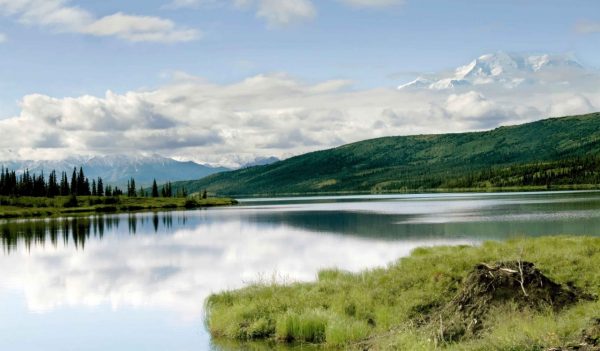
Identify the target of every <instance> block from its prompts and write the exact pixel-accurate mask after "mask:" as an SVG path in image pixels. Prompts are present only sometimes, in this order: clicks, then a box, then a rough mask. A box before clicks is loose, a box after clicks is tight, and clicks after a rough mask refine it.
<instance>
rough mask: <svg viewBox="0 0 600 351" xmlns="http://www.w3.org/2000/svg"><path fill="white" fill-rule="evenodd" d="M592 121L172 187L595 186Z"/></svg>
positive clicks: (360, 152) (436, 141)
mask: <svg viewBox="0 0 600 351" xmlns="http://www.w3.org/2000/svg"><path fill="white" fill-rule="evenodd" d="M599 151H600V113H593V114H588V115H581V116H570V117H561V118H551V119H546V120H541V121H537V122H533V123H527V124H523V125H517V126H507V127H500V128H497V129H494V130H491V131H485V132H472V133H458V134H440V135H415V136H398V137H385V138H379V139H372V140H366V141H361V142H357V143H353V144H348V145H344V146H340V147H337V148H334V149H329V150H323V151H317V152H312V153H308V154H304V155H300V156H297V157H293V158H290V159H287V160H284V161H280V162H277V163H274V164H271V165H266V166H258V167H251V168H246V169H241V170H237V171H232V172H224V173H219V174H215V175H212V176H208V177H206V178H203V179H200V180H193V181H185V182H177V183H174V184H173V187H174V189H178V188H183V187H184V188H186V189H187V191H188V192H195V191H201V190H203V189H208V191H209V192H210V193H217V194H221V195H258V194H263V195H264V194H303V193H304V194H306V193H336V192H375V193H376V192H402V191H410V190H432V189H473V188H474V189H483V188H488V189H490V188H510V187H516V188H519V187H520V188H522V187H529V188H531V189H536V188H549V187H561V186H573V185H584V186H585V187H588V188H590V187H595V184H598V183H599V182H600V153H599Z"/></svg>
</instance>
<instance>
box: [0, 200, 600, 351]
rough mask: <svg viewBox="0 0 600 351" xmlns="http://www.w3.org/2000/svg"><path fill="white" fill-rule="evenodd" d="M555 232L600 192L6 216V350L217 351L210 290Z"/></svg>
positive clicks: (591, 220)
mask: <svg viewBox="0 0 600 351" xmlns="http://www.w3.org/2000/svg"><path fill="white" fill-rule="evenodd" d="M556 234H577V235H584V234H586V235H600V192H561V193H551V192H548V193H508V194H436V195H399V196H348V197H317V198H314V197H313V198H285V199H258V200H245V201H242V204H241V205H240V206H236V207H231V208H218V209H208V210H197V211H187V212H167V213H139V214H129V215H127V214H126V215H109V216H91V217H80V218H75V219H73V218H71V219H52V220H19V221H3V222H0V238H1V246H2V253H1V254H0V311H1V312H0V350H18V351H26V350H44V351H53V350H60V351H67V350H78V351H80V350H103V351H105V350H111V351H120V350H127V351H129V350H172V351H178V350H181V351H183V350H194V351H197V350H221V349H222V348H220V347H217V346H214V345H212V344H211V341H210V337H209V335H208V334H207V332H206V330H205V328H204V325H203V302H204V299H205V297H206V296H207V295H208V294H210V293H212V292H218V291H221V290H223V289H233V288H237V287H241V286H243V285H244V284H245V283H248V282H252V281H256V280H258V279H269V280H270V279H272V278H273V277H275V278H276V279H278V280H286V281H297V280H312V279H314V278H315V276H316V273H317V271H318V270H319V269H321V268H327V267H339V268H343V269H347V270H351V271H359V270H362V269H366V268H370V267H375V266H384V265H385V264H387V263H390V262H393V261H394V260H396V259H397V258H399V257H401V256H405V255H407V254H408V253H409V252H410V251H411V250H412V249H413V248H415V247H418V246H424V245H445V244H465V243H466V244H477V243H479V242H481V241H483V240H504V239H507V238H511V237H515V236H540V235H556ZM235 349H236V347H232V348H231V350H235ZM227 350H230V348H227Z"/></svg>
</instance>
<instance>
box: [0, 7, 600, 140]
mask: <svg viewBox="0 0 600 351" xmlns="http://www.w3.org/2000/svg"><path fill="white" fill-rule="evenodd" d="M39 1H40V0H10V1H7V0H0V14H2V16H0V33H2V35H1V36H0V38H4V41H3V42H2V43H0V67H1V68H0V90H1V91H2V94H0V118H4V119H7V118H12V117H14V116H17V115H19V114H20V113H21V109H22V106H19V101H21V100H22V99H23V97H25V96H27V95H30V94H42V95H45V96H49V97H52V98H57V99H60V98H64V97H80V96H83V95H86V94H89V95H93V96H97V97H102V96H104V94H105V92H106V91H107V90H110V91H113V92H116V93H119V94H126V93H127V92H132V91H142V90H152V89H160V88H161V87H163V86H165V85H168V84H170V82H172V79H173V74H174V73H177V72H185V74H187V75H190V76H194V77H198V78H202V79H204V80H207V81H209V82H211V83H214V84H219V85H227V84H235V83H236V82H240V81H243V80H244V79H247V78H248V77H253V76H257V75H260V74H275V73H277V74H279V73H284V74H286V75H288V76H290V77H293V78H294V79H295V80H297V81H299V82H302V83H305V84H318V83H320V82H325V81H329V80H339V79H343V80H351V81H352V82H353V84H352V86H351V89H358V90H365V89H377V88H393V87H395V86H397V85H399V84H401V83H404V82H406V81H410V80H412V79H414V78H415V77H416V76H418V75H420V74H422V73H428V72H440V71H442V70H445V69H453V68H455V67H457V66H460V65H463V64H466V63H468V62H469V61H471V60H472V59H474V58H476V57H478V56H480V55H482V54H485V53H493V52H498V51H506V52H517V53H560V54H563V53H570V54H573V55H575V56H576V57H577V59H578V60H579V62H581V63H582V64H584V65H585V66H586V67H588V68H595V67H600V45H598V44H600V28H598V27H599V26H600V25H598V23H600V2H597V1H592V0H590V1H554V0H553V1H460V0H452V1H451V0H446V1H440V0H420V1H416V0H406V1H394V0H374V1H366V0H320V1H315V0H312V2H311V0H237V4H234V3H235V2H236V1H235V0H179V1H180V3H179V5H180V6H174V5H173V4H172V3H171V4H170V3H169V1H171V0H146V1H128V2H124V1H116V0H106V1H89V0H86V1H75V0H73V1H67V0H46V1H47V2H46V3H50V4H53V5H52V6H54V7H52V8H51V10H53V11H54V10H57V9H59V10H64V9H65V8H66V9H68V10H73V9H75V10H77V11H79V12H84V13H83V14H81V13H79V14H78V15H77V16H79V17H77V18H75V19H73V18H72V17H73V16H71V17H69V18H67V19H64V18H60V19H59V20H55V19H48V18H47V17H48V15H47V13H43V11H42V13H32V11H34V10H35V6H33V5H31V4H30V5H27V4H28V3H33V4H34V5H35V3H36V2H38V3H39ZM11 3H12V4H13V5H12V6H13V8H12V12H11V7H10V6H11ZM15 3H17V4H18V3H22V4H24V5H22V7H20V8H17V9H16V10H15V6H19V5H14V4H15ZM284 3H287V4H288V5H286V6H287V7H286V6H282V5H281V4H284ZM182 4H183V5H187V6H181V5H182ZM298 4H300V5H298ZM369 4H371V5H369ZM373 4H375V5H373ZM377 4H379V5H378V6H376V5H377ZM27 6H30V7H29V8H28V7H27ZM31 6H33V7H31ZM298 6H300V7H298ZM302 6H305V7H304V8H302ZM306 6H308V7H306ZM32 8H33V10H32ZM269 11H270V12H269ZM286 11H287V12H286ZM38 12H39V11H38ZM114 14H122V15H125V16H131V17H135V18H130V17H128V18H125V19H123V21H121V22H119V23H118V25H119V26H125V27H127V26H129V25H130V23H131V22H133V21H135V20H137V19H141V21H142V22H143V21H145V20H147V19H152V20H156V21H168V22H169V23H170V25H171V28H167V29H164V30H163V29H161V28H162V27H160V26H159V29H157V32H161V31H163V32H164V31H167V32H169V33H167V34H166V35H171V34H173V35H174V36H173V37H169V38H168V39H164V38H165V37H163V36H160V37H159V39H158V40H156V38H154V39H152V38H150V39H148V38H146V39H142V40H140V39H139V37H137V38H134V39H132V38H131V36H129V37H127V36H128V35H129V34H130V32H128V31H129V29H128V28H121V27H119V28H120V29H114V26H115V25H116V24H115V22H108V23H105V22H102V19H103V18H105V17H106V16H109V17H110V16H112V15H114ZM269 16H272V17H269ZM75 17H76V16H75ZM81 18H84V19H81ZM78 21H79V22H85V23H84V24H80V23H79V22H78ZM75 22H78V23H76V24H73V23H75ZM96 22H102V23H100V24H98V23H96ZM163 24H164V23H163ZM136 30H139V28H138V29H136ZM143 30H144V29H141V31H143ZM153 34H155V33H154V32H153ZM163 34H165V33H162V32H161V33H160V35H163ZM176 75H177V74H176ZM344 141H345V140H344Z"/></svg>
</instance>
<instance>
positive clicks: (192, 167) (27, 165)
mask: <svg viewBox="0 0 600 351" xmlns="http://www.w3.org/2000/svg"><path fill="white" fill-rule="evenodd" d="M0 164H2V165H3V166H4V167H8V168H10V169H14V170H16V171H17V172H19V173H20V172H22V171H24V170H25V169H28V170H29V171H30V172H35V173H38V174H39V173H40V172H41V171H44V172H45V173H46V174H48V173H49V172H50V171H51V170H56V171H57V172H59V173H60V172H62V171H66V172H67V173H68V174H69V176H70V175H71V172H72V171H73V168H77V169H79V167H83V170H84V172H85V174H86V176H87V177H88V178H97V177H102V179H103V180H104V182H105V183H106V184H113V185H124V184H126V183H127V181H128V180H129V179H130V178H131V177H133V178H135V180H136V182H137V184H139V185H150V184H152V181H153V179H156V181H157V182H159V183H164V182H167V181H178V180H188V179H199V178H202V177H206V176H208V175H211V174H214V173H218V172H223V171H228V170H229V169H228V168H225V167H211V166H207V165H202V164H198V163H195V162H191V161H188V162H180V161H176V160H174V159H171V158H166V157H162V156H158V155H154V156H125V155H114V156H97V157H91V158H84V157H70V158H67V159H64V160H60V161H4V162H2V161H0Z"/></svg>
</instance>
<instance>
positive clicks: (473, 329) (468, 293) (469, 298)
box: [433, 261, 592, 342]
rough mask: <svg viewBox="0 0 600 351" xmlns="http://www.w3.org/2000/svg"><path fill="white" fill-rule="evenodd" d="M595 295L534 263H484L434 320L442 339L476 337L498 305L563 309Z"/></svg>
mask: <svg viewBox="0 0 600 351" xmlns="http://www.w3.org/2000/svg"><path fill="white" fill-rule="evenodd" d="M591 298H592V296H590V295H586V294H584V293H583V292H581V291H580V290H579V289H577V288H576V287H574V286H573V285H572V284H566V285H561V284H558V283H556V282H554V281H552V280H551V279H550V278H548V277H546V276H545V275H544V274H542V272H540V271H539V270H538V269H537V268H536V267H535V266H534V264H533V263H531V262H521V261H509V262H498V263H495V264H493V265H487V264H483V263H482V264H478V265H476V266H475V267H474V269H473V271H472V272H471V273H470V274H469V275H468V276H467V278H466V279H465V281H464V283H463V287H462V289H461V290H460V292H459V293H458V295H457V296H456V297H455V298H454V299H453V300H452V301H451V302H450V303H449V304H448V305H447V306H446V307H445V308H444V309H443V310H442V313H441V314H440V316H439V321H433V322H434V323H437V331H436V335H437V339H438V341H440V342H454V341H459V340H461V339H463V338H466V337H473V336H476V335H477V333H478V332H479V331H480V330H481V329H482V328H483V327H484V325H485V320H486V316H487V314H488V312H489V311H490V310H491V309H492V308H494V307H500V306H502V305H506V304H512V305H513V306H516V308H519V309H526V308H530V309H536V310H540V309H544V308H552V309H554V310H555V311H559V310H561V309H563V308H564V307H567V306H569V305H572V304H574V303H576V302H578V301H580V300H582V299H584V300H588V299H591Z"/></svg>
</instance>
